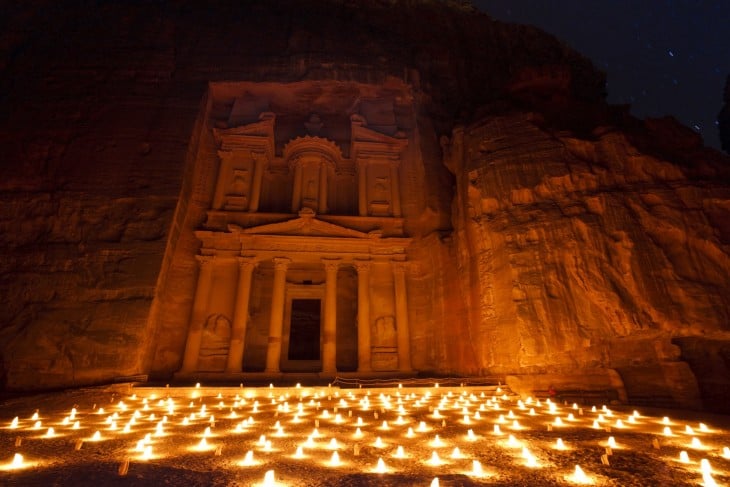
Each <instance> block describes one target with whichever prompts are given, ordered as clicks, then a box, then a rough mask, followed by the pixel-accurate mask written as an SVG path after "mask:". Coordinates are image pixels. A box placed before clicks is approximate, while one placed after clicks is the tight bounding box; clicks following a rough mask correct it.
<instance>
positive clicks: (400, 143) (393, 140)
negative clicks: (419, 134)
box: [352, 123, 408, 148]
mask: <svg viewBox="0 0 730 487" xmlns="http://www.w3.org/2000/svg"><path fill="white" fill-rule="evenodd" d="M352 141H353V143H355V142H378V143H381V144H388V145H392V146H395V147H401V148H402V147H405V146H406V145H408V141H407V140H406V139H405V138H402V137H391V136H390V135H386V134H383V133H380V132H376V131H375V130H372V129H370V128H367V127H365V126H363V125H361V124H357V123H354V124H352Z"/></svg>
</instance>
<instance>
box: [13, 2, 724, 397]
mask: <svg viewBox="0 0 730 487" xmlns="http://www.w3.org/2000/svg"><path fill="white" fill-rule="evenodd" d="M6 7H7V8H6V10H7V17H6V26H5V28H4V29H3V32H2V34H0V53H2V55H1V56H0V70H2V76H0V92H1V93H2V95H1V96H2V98H1V100H2V101H1V102H0V103H1V105H0V109H1V112H0V113H2V114H3V115H4V116H3V117H2V118H0V125H1V126H2V130H0V141H1V142H2V143H1V144H0V147H2V149H0V151H2V152H1V153H0V160H1V161H2V163H1V165H0V201H1V203H2V204H1V205H0V246H1V248H2V249H3V252H2V255H3V258H2V261H1V262H0V276H1V277H0V298H1V299H2V301H3V303H4V304H5V306H4V307H3V309H2V311H0V359H1V361H0V363H2V368H1V369H0V370H1V371H2V375H3V383H4V386H5V387H8V388H16V389H34V388H41V387H58V386H68V385H77V384H84V383H91V382H96V381H107V380H113V379H115V378H117V377H120V376H128V375H133V374H142V373H150V372H151V373H153V374H156V375H157V376H159V377H167V376H169V373H171V372H172V371H174V370H170V369H169V367H173V366H174V365H170V366H169V367H168V366H165V367H167V368H161V369H154V368H153V366H152V365H151V364H152V363H154V360H153V356H154V355H155V353H156V351H157V350H158V348H159V347H158V344H157V343H155V340H159V337H158V336H157V335H156V330H157V326H158V324H159V323H158V322H159V320H161V319H164V317H159V316H156V314H155V310H151V309H150V308H151V304H152V302H153V297H154V295H155V289H156V286H161V285H162V284H164V282H163V281H164V280H165V279H166V276H167V274H166V269H167V268H168V266H169V262H165V261H163V255H165V252H166V246H167V245H169V242H177V237H178V236H179V235H180V232H181V229H182V228H183V227H184V226H185V225H191V224H192V223H191V222H187V223H186V222H184V221H181V220H179V219H175V218H174V216H173V213H174V212H175V208H176V205H177V204H178V201H179V199H178V197H179V195H180V194H181V186H182V185H183V180H184V177H183V175H184V173H185V170H186V168H188V169H189V167H190V160H191V159H192V158H193V157H195V151H196V150H198V149H199V146H198V143H199V141H198V140H196V139H193V138H191V135H192V134H195V133H196V127H197V125H196V123H197V124H200V123H201V121H200V120H199V119H198V117H199V114H200V113H201V100H203V97H204V96H205V93H206V90H207V85H208V83H209V82H211V81H224V80H232V81H249V82H271V81H275V82H281V83H291V82H307V81H311V82H315V81H318V80H337V81H353V82H359V83H369V84H387V83H388V82H389V80H393V79H397V80H398V82H399V83H404V84H407V85H408V86H410V87H411V89H412V91H413V93H414V96H415V99H416V106H417V107H418V109H419V112H418V113H417V117H418V122H417V123H418V128H419V134H420V139H419V144H420V147H419V148H418V149H419V151H420V152H421V153H422V154H423V171H422V174H421V175H420V176H419V177H420V178H421V179H419V184H421V187H422V190H423V194H422V195H421V196H419V197H418V198H414V201H415V202H416V203H414V204H413V205H412V207H410V208H409V209H408V211H409V212H411V213H410V215H412V216H413V215H415V216H416V217H418V218H417V219H418V221H419V222H420V223H419V225H417V226H415V227H414V228H412V233H413V237H414V239H415V240H414V245H413V247H412V249H411V251H410V255H409V258H410V259H411V260H413V261H414V262H415V265H414V267H413V270H412V271H411V273H410V275H409V282H408V283H409V288H410V289H413V293H411V295H410V296H409V297H410V298H411V299H412V300H413V301H414V303H417V304H416V306H415V308H414V309H415V310H416V311H414V313H415V316H412V317H411V323H413V324H414V325H413V326H414V327H416V329H415V330H414V332H413V333H412V339H413V340H414V344H413V346H414V350H416V351H418V356H417V358H415V359H414V360H415V361H416V362H415V363H414V365H417V366H418V368H419V369H420V370H423V371H426V372H439V373H462V374H471V373H485V374H506V373H515V372H522V373H524V372H561V371H565V370H567V369H569V368H576V367H582V368H592V369H595V368H602V369H612V370H618V372H619V373H620V374H621V377H622V379H623V381H624V383H625V384H626V386H627V389H629V392H632V391H633V392H634V394H633V396H634V397H635V398H638V397H640V396H642V395H648V396H651V395H654V396H661V395H665V396H668V397H669V398H670V399H677V398H678V400H677V401H675V402H678V403H691V404H692V405H696V404H697V401H694V402H691V401H685V402H682V397H690V398H691V397H692V394H695V393H696V391H697V387H698V386H697V384H696V383H695V382H694V381H695V377H700V378H701V381H700V384H699V389H700V391H701V392H702V393H703V397H704V398H706V399H707V398H710V397H712V396H713V394H715V392H714V391H716V387H715V386H716V385H717V384H724V383H725V382H727V379H726V377H727V367H728V366H727V350H728V346H727V341H724V340H726V335H725V334H726V333H727V331H728V326H729V325H728V306H729V302H728V298H727V296H728V292H727V291H728V290H727V287H728V270H729V267H728V238H729V236H730V233H729V232H730V228H728V226H727V225H728V223H727V222H728V221H730V218H728V216H729V215H728V209H729V208H730V204H729V203H728V201H729V200H728V194H729V193H728V192H729V188H730V184H728V176H727V173H726V172H725V169H724V167H727V160H721V159H720V158H719V157H720V156H718V154H717V153H715V152H712V151H707V150H704V149H702V148H701V147H699V146H697V142H696V140H694V139H692V138H691V137H689V136H688V135H687V134H686V133H685V132H684V131H683V130H682V129H681V128H677V127H676V126H674V125H673V124H672V123H670V122H667V121H659V122H649V123H643V122H639V121H631V120H626V119H622V118H621V117H618V118H616V119H611V117H608V118H606V117H605V116H604V115H602V113H603V112H604V111H605V108H604V107H603V101H602V100H603V87H604V77H603V75H602V74H601V73H600V72H597V71H596V70H595V69H594V68H593V67H592V66H591V65H590V63H589V62H588V61H587V60H586V59H584V58H583V57H581V56H580V55H579V54H577V53H575V52H573V51H571V50H569V49H568V48H567V47H566V46H564V45H563V44H561V43H560V42H559V41H557V40H556V39H554V38H552V37H550V36H548V35H546V34H544V33H542V32H540V31H538V30H537V29H533V28H529V27H522V26H514V25H508V24H502V23H499V22H494V21H492V20H491V19H489V17H487V16H486V15H484V14H479V13H476V12H474V11H472V10H471V9H469V8H463V7H461V6H459V5H454V4H450V3H444V2H438V1H422V2H410V1H405V0H403V1H386V0H382V1H377V2H351V1H346V0H339V1H336V0H332V1H325V2H310V1H296V0H277V1H270V2H240V3H225V4H219V5H217V6H216V7H215V8H210V7H208V6H203V5H202V4H199V3H197V2H135V3H133V4H128V3H124V4H116V3H102V4H98V5H97V4H87V3H85V2H77V3H73V2H72V3H67V2H64V4H63V5H60V4H57V3H55V2H37V3H34V4H32V5H28V4H24V3H18V4H16V5H12V6H6ZM494 107H498V109H495V108H494ZM561 107H563V108H561ZM556 113H559V114H561V115H560V116H558V115H556ZM573 115H575V116H573ZM457 123H461V124H462V127H461V128H457V129H456V131H455V132H453V134H452V129H453V128H454V126H455V124H457ZM441 135H447V136H448V137H449V141H448V142H444V144H443V158H442V147H440V146H439V141H438V138H439V136H441ZM442 159H443V160H445V162H446V165H447V166H448V168H449V170H450V171H451V172H452V174H453V175H450V174H449V173H448V171H447V169H446V168H445V167H444V166H443V164H442ZM723 165H724V166H723ZM454 184H455V188H452V186H453V185H454ZM185 192H186V188H185V187H183V194H186V193H185ZM180 201H181V202H182V204H187V203H186V202H184V201H182V200H180ZM177 211H178V215H180V214H182V213H183V212H184V209H180V208H178V210H177ZM168 250H169V248H168ZM167 284H170V283H167ZM172 285H179V287H180V288H179V289H178V291H179V293H180V294H181V295H182V294H185V293H188V294H189V293H190V289H188V288H189V287H190V285H191V284H190V283H187V282H184V283H183V282H180V283H176V282H173V283H172ZM186 286H187V287H188V288H186ZM173 294H174V293H173ZM173 298H174V297H173ZM708 357H709V358H708ZM657 378H660V379H661V381H663V382H662V383H661V384H659V385H657V386H656V387H655V388H654V389H652V388H651V387H649V386H648V384H654V383H655V382H656V381H657ZM723 381H724V382H723ZM652 387H654V386H652ZM706 403H707V401H706ZM710 407H711V406H710Z"/></svg>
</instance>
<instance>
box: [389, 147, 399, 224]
mask: <svg viewBox="0 0 730 487" xmlns="http://www.w3.org/2000/svg"><path fill="white" fill-rule="evenodd" d="M398 165H399V164H398V162H393V161H391V163H390V197H391V199H392V202H391V204H392V206H393V216H395V217H400V216H401V209H400V177H398Z"/></svg>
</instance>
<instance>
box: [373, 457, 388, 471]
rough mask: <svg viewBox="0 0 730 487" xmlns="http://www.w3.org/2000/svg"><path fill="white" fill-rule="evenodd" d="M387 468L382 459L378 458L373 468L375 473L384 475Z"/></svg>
mask: <svg viewBox="0 0 730 487" xmlns="http://www.w3.org/2000/svg"><path fill="white" fill-rule="evenodd" d="M387 471H388V468H387V467H386V466H385V462H384V461H383V459H382V458H378V464H377V465H376V466H375V473H386V472H387Z"/></svg>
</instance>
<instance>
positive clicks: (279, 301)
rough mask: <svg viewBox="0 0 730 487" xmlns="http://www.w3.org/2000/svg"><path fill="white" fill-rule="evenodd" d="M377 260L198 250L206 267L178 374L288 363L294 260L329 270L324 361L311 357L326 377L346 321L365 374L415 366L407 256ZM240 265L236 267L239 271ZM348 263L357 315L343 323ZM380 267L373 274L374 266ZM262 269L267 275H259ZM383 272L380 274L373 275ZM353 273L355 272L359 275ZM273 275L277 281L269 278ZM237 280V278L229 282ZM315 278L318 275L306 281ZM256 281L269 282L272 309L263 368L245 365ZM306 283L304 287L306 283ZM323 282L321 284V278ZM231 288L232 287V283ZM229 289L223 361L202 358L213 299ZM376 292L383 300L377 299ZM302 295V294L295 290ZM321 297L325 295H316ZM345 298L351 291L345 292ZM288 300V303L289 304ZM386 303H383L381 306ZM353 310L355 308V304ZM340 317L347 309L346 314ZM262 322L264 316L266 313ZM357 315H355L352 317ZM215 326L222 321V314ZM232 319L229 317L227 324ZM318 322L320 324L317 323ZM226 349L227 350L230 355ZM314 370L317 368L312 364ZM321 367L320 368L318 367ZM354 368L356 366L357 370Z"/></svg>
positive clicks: (322, 318) (273, 369)
mask: <svg viewBox="0 0 730 487" xmlns="http://www.w3.org/2000/svg"><path fill="white" fill-rule="evenodd" d="M399 257H400V256H398V257H396V258H392V256H390V257H389V258H387V259H371V258H352V257H349V258H347V257H344V258H343V257H341V256H336V255H335V256H321V257H319V259H318V260H317V261H314V260H312V259H307V260H302V261H299V260H297V259H296V258H294V259H293V258H290V257H284V256H276V257H269V256H259V255H247V256H237V257H230V256H225V257H221V256H219V255H216V254H213V255H198V256H196V258H197V262H198V267H199V273H198V281H197V285H196V288H195V295H194V298H193V304H192V309H191V313H190V324H189V328H188V334H187V339H186V344H185V350H184V354H183V360H182V366H181V368H180V371H179V374H187V375H190V374H194V373H196V372H220V373H223V374H241V373H244V372H245V373H248V372H252V371H258V372H263V373H264V374H280V373H285V372H288V371H290V370H284V371H282V363H284V364H286V363H287V355H286V354H287V350H286V347H287V346H288V347H291V346H296V344H295V343H293V341H295V340H296V337H295V336H293V334H292V329H293V327H294V320H295V318H294V314H295V313H294V312H293V310H292V307H293V304H292V303H293V300H292V297H291V296H289V297H287V296H288V293H290V290H291V289H293V288H296V287H297V286H296V285H293V284H292V283H291V282H289V281H288V279H287V277H288V276H289V274H290V271H291V269H292V267H296V266H300V267H301V266H308V268H313V269H314V271H313V272H320V273H321V271H322V270H324V283H323V284H324V285H323V291H324V292H323V293H321V310H322V312H321V315H320V314H319V313H317V314H316V317H315V321H318V322H319V326H318V327H317V328H316V329H318V330H319V333H320V335H319V337H313V338H312V340H314V341H317V340H318V341H319V348H318V349H317V350H316V351H315V352H314V353H315V354H316V356H318V357H319V360H318V361H315V360H311V361H310V362H311V363H310V365H309V367H312V365H311V364H312V363H313V364H314V366H315V367H317V368H318V370H319V372H320V375H321V376H323V377H332V376H334V375H336V374H337V373H338V367H337V357H338V350H337V347H338V330H339V332H340V333H342V332H343V331H344V330H345V327H356V333H355V332H354V328H353V333H352V334H353V337H356V338H354V340H355V341H356V347H355V349H354V350H353V351H356V354H357V370H356V371H357V373H358V374H359V375H360V374H362V375H367V374H369V373H370V374H375V373H378V372H398V373H407V372H410V371H411V370H412V369H411V358H410V334H409V325H408V296H407V290H406V287H407V284H406V282H407V281H406V269H407V265H408V263H407V262H406V261H405V260H404V259H402V258H399ZM262 266H263V267H266V268H267V269H270V270H269V271H268V273H266V272H263V273H257V272H256V270H257V268H260V267H262ZM234 268H235V270H234ZM342 270H349V271H350V272H352V271H353V270H354V271H355V273H356V281H355V282H356V286H357V292H356V296H357V298H356V300H357V303H356V315H354V316H353V319H352V320H347V321H348V322H342V321H343V320H340V321H339V322H338V309H337V304H338V293H339V292H340V288H339V287H338V273H339V272H340V271H342ZM374 272H375V273H376V274H373V273H374ZM257 274H260V275H258V276H257ZM374 275H375V276H376V279H373V276H374ZM353 279H354V277H353ZM264 281H270V282H264ZM226 284H233V285H226ZM307 284H311V281H307ZM256 286H264V287H266V289H269V287H270V306H268V307H267V308H268V309H269V313H268V338H267V341H266V343H265V344H264V345H263V346H265V351H264V350H261V354H260V355H265V362H264V363H263V364H260V365H263V368H261V367H259V368H258V369H257V367H256V366H255V365H254V366H253V367H251V366H250V365H249V364H246V363H245V362H246V357H247V347H253V346H254V345H252V344H247V343H246V342H247V336H249V333H250V331H249V327H250V326H251V322H252V314H251V305H252V304H251V300H252V291H254V290H255V287H256ZM299 287H301V286H299ZM312 287H313V288H317V289H321V287H322V286H318V285H314V286H312ZM231 288H232V289H231ZM225 293H228V294H230V295H231V299H232V300H233V303H232V306H231V311H232V312H231V316H230V320H229V321H226V320H223V321H224V323H225V324H226V326H224V328H225V329H224V330H223V331H221V330H220V329H218V330H217V333H218V334H219V336H221V337H223V338H222V341H226V340H227V343H225V344H223V345H221V350H220V355H221V356H222V358H221V360H220V361H219V362H216V363H220V364H221V365H220V368H216V367H217V366H216V367H213V368H211V366H210V365H209V364H208V365H203V364H202V360H201V357H202V355H201V353H203V352H204V350H203V348H204V342H205V336H204V335H205V333H207V331H206V327H208V326H210V323H211V322H212V321H213V318H212V317H214V316H218V315H217V314H215V313H214V311H215V310H213V309H212V308H214V306H213V305H212V303H213V302H214V301H216V299H217V300H219V301H220V300H221V299H222V298H221V295H222V294H225ZM373 293H375V295H376V296H377V299H376V300H375V301H376V302H373V300H372V299H371V297H372V295H373ZM293 294H295V295H296V293H293ZM317 296H319V294H317ZM341 299H346V298H341ZM348 304H349V303H348ZM287 307H289V308H287ZM381 308H384V309H381ZM353 314H354V311H353ZM340 317H341V315H340ZM259 321H261V320H259ZM351 321H354V322H351ZM215 323H216V326H219V325H218V321H215ZM228 323H229V324H228ZM315 326H316V324H315ZM223 356H224V357H223ZM307 370H312V369H311V368H310V369H307ZM314 370H316V369H314ZM350 371H352V369H350Z"/></svg>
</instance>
